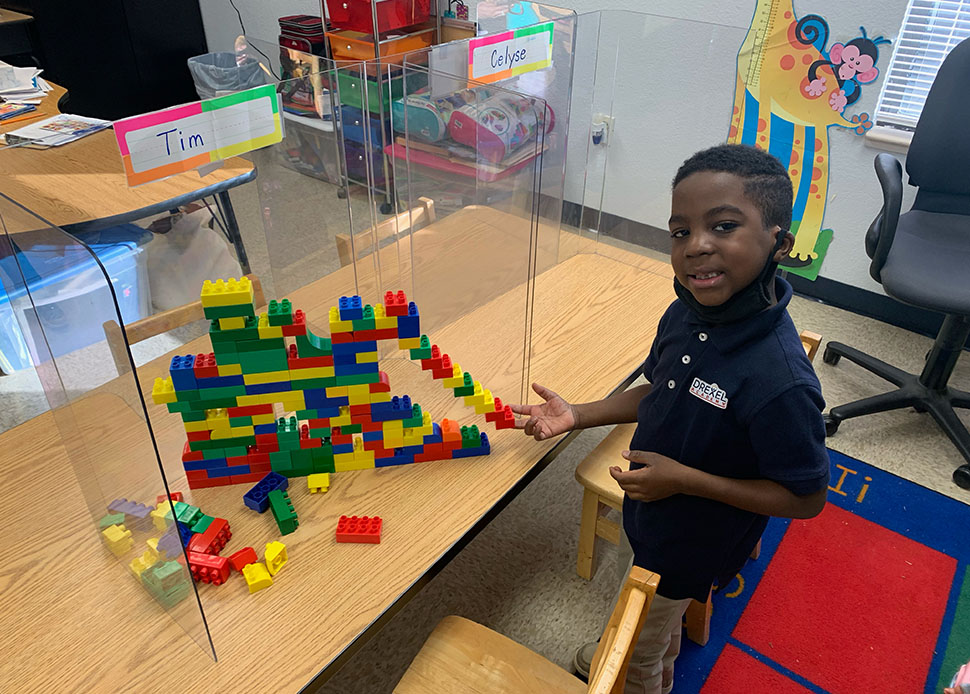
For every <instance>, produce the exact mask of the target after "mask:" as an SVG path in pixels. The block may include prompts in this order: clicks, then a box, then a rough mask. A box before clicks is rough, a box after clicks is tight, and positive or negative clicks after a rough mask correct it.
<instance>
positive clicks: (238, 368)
mask: <svg viewBox="0 0 970 694" xmlns="http://www.w3.org/2000/svg"><path fill="white" fill-rule="evenodd" d="M216 368H217V369H219V375H220V376H242V365H240V364H220V365H219V366H216Z"/></svg>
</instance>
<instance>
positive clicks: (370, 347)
mask: <svg viewBox="0 0 970 694" xmlns="http://www.w3.org/2000/svg"><path fill="white" fill-rule="evenodd" d="M398 320H400V319H398ZM332 349H333V363H334V364H336V363H337V358H338V357H346V356H347V355H351V354H352V355H354V356H356V355H357V354H359V353H361V352H376V351H377V340H365V341H364V342H338V343H337V344H335V345H333V347H332Z"/></svg>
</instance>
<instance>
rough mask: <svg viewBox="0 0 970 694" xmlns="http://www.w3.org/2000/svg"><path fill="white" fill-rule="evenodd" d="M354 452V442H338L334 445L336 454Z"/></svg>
mask: <svg viewBox="0 0 970 694" xmlns="http://www.w3.org/2000/svg"><path fill="white" fill-rule="evenodd" d="M353 452H354V444H352V443H337V444H334V446H333V453H334V455H336V454H338V453H353Z"/></svg>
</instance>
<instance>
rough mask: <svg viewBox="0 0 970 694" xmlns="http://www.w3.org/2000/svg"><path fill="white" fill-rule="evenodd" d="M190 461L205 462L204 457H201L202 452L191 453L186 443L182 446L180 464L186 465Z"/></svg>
mask: <svg viewBox="0 0 970 694" xmlns="http://www.w3.org/2000/svg"><path fill="white" fill-rule="evenodd" d="M190 460H205V456H204V455H202V451H193V450H192V449H191V448H189V442H188V441H186V442H185V445H184V446H182V462H183V463H187V462H189V461H190Z"/></svg>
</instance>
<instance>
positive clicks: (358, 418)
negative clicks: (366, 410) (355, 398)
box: [350, 414, 374, 425]
mask: <svg viewBox="0 0 970 694" xmlns="http://www.w3.org/2000/svg"><path fill="white" fill-rule="evenodd" d="M373 421H374V420H373V419H372V418H371V416H370V415H369V414H355V415H351V416H350V423H351V424H360V425H364V424H371V423H373Z"/></svg>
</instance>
